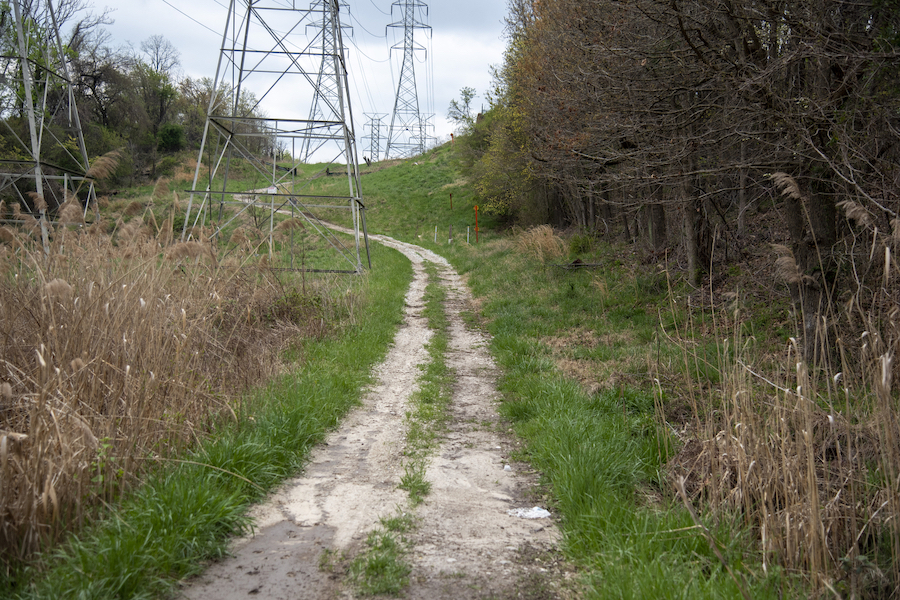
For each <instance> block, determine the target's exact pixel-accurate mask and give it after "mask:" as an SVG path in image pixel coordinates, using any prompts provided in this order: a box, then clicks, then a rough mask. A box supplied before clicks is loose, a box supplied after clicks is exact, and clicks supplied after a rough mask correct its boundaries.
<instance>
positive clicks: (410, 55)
mask: <svg viewBox="0 0 900 600" xmlns="http://www.w3.org/2000/svg"><path fill="white" fill-rule="evenodd" d="M394 7H397V8H399V9H400V11H401V12H402V13H403V20H402V21H398V22H396V23H391V24H390V25H388V27H397V28H403V45H402V46H400V45H399V44H398V45H395V46H393V47H392V48H391V49H392V50H397V49H401V48H402V50H403V59H402V61H401V66H400V79H399V83H398V85H397V97H396V100H395V101H394V113H393V115H392V116H391V128H390V129H389V130H388V141H387V149H386V150H385V153H384V155H385V158H391V157H399V158H405V157H408V156H415V155H417V154H421V153H423V152H424V151H425V146H426V141H427V139H428V127H429V124H428V119H427V118H423V116H422V114H421V113H420V112H419V94H418V90H417V88H416V69H415V53H416V51H417V50H421V51H423V52H426V50H425V47H424V46H422V45H421V44H418V43H416V41H415V31H416V29H424V30H428V31H430V30H431V27H430V26H429V25H427V24H425V23H424V22H423V21H422V20H421V19H419V18H417V13H418V14H424V15H427V14H428V6H427V5H426V4H425V3H423V2H419V0H397V1H396V2H394V3H393V4H392V5H391V12H392V13H393V10H394Z"/></svg>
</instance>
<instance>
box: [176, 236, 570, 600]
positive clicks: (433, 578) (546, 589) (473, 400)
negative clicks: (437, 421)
mask: <svg viewBox="0 0 900 600" xmlns="http://www.w3.org/2000/svg"><path fill="white" fill-rule="evenodd" d="M371 237H372V239H374V240H376V241H379V242H381V243H383V244H385V245H387V246H390V247H393V248H396V249H398V250H399V251H400V252H402V253H403V254H405V255H406V256H407V257H409V259H410V260H411V261H412V263H413V267H414V272H415V278H414V281H413V283H412V285H411V287H410V289H409V291H408V293H407V296H406V310H405V318H404V323H403V325H402V327H401V328H400V330H399V332H398V333H397V336H396V339H395V340H394V345H393V348H392V349H391V351H390V353H389V355H388V357H387V359H386V360H385V362H384V363H383V364H382V365H380V366H379V368H378V371H377V376H378V383H377V384H376V385H375V386H374V387H373V388H372V389H371V390H370V391H369V393H368V394H367V395H366V397H365V398H364V400H363V406H362V407H360V408H358V409H356V410H354V411H353V412H352V413H351V414H350V415H348V417H347V418H346V419H345V420H344V422H343V424H342V425H341V427H340V428H339V429H338V430H336V431H334V432H332V433H331V434H330V435H329V436H328V438H327V440H326V442H325V443H324V444H323V445H322V446H320V447H318V448H317V449H315V450H314V452H313V455H312V458H311V461H310V463H309V465H308V466H307V468H306V469H305V471H304V474H303V476H302V477H299V478H296V479H294V480H291V481H289V482H287V483H286V484H285V485H284V486H282V488H281V489H280V491H278V492H277V493H276V494H274V495H273V496H272V497H271V498H270V499H269V501H268V502H266V503H265V504H263V505H260V506H258V507H256V508H254V509H253V511H252V513H253V516H254V518H255V521H256V534H255V535H253V536H252V537H248V538H243V539H240V540H237V541H236V543H235V544H234V548H233V553H234V557H233V558H230V559H228V560H226V561H223V562H220V563H216V564H214V565H212V566H211V567H210V568H209V569H208V570H207V571H206V572H205V573H204V574H203V575H201V576H200V577H198V578H195V579H193V580H191V581H190V582H187V583H186V584H185V587H184V588H183V590H182V593H183V597H184V598H189V599H192V600H231V599H236V598H246V597H247V596H248V595H250V596H254V595H256V596H257V597H262V598H270V599H273V600H275V599H285V600H287V599H290V600H297V599H305V598H309V599H318V598H323V599H327V598H354V597H356V593H355V591H354V589H353V588H352V586H350V585H349V584H347V583H346V582H345V581H343V578H342V577H341V575H340V573H335V572H331V571H329V570H325V569H321V568H320V560H321V557H322V555H323V552H325V551H326V549H327V550H330V551H332V552H333V553H336V555H338V556H340V555H341V554H342V553H343V554H344V555H350V556H352V555H354V554H356V553H357V552H359V551H360V549H361V548H362V545H363V542H364V540H365V539H366V536H367V534H368V533H369V532H370V531H372V530H373V529H375V528H376V527H377V526H378V523H379V518H382V517H391V516H394V515H396V514H397V513H398V510H400V509H403V510H411V512H412V513H413V514H414V515H415V517H416V524H417V525H416V528H415V531H414V532H412V533H411V534H408V538H409V539H410V542H411V544H410V545H411V551H410V554H409V556H408V557H407V560H408V561H409V562H410V563H411V565H412V574H411V576H410V585H409V587H408V588H407V589H406V590H405V592H404V593H403V594H402V595H403V597H406V598H412V599H421V600H434V599H441V598H448V599H449V598H453V599H461V598H488V597H490V598H513V597H525V598H552V597H556V596H557V595H558V594H557V591H558V590H557V589H556V585H557V583H558V582H554V581H552V580H553V579H558V578H557V577H556V575H557V573H548V572H547V568H548V567H552V563H553V560H552V558H549V557H552V556H553V549H554V548H555V545H556V543H557V539H558V532H557V530H556V528H555V526H554V524H553V523H552V521H551V519H547V518H543V519H534V520H532V519H525V518H521V517H517V516H512V515H510V514H509V512H508V511H510V510H512V509H516V508H530V507H531V506H533V505H534V500H533V498H531V497H530V496H529V491H530V490H531V489H533V487H534V485H535V483H536V477H535V475H534V474H533V473H530V472H529V471H528V470H527V467H526V466H525V465H521V464H515V463H513V464H511V463H510V462H509V460H508V456H509V453H510V452H511V451H512V450H513V449H514V448H515V444H516V443H517V442H516V440H515V439H514V438H513V437H512V436H511V435H510V434H509V433H507V432H506V431H505V430H504V429H503V428H502V426H501V424H500V420H499V418H498V416H497V411H496V403H497V399H498V394H497V391H496V385H495V382H496V368H495V367H494V364H493V362H492V360H491V358H490V355H489V354H488V352H487V348H486V346H487V339H486V337H485V335H484V334H482V333H481V332H478V331H473V330H471V329H468V328H467V327H466V326H465V324H464V323H463V321H462V318H461V316H460V313H461V312H462V311H464V310H466V307H467V305H468V303H469V302H470V298H469V295H468V291H467V290H466V288H465V285H464V284H463V282H462V281H461V280H460V278H459V276H458V275H457V274H456V273H455V272H454V271H453V269H452V268H451V267H450V266H449V264H448V263H447V262H446V260H444V259H443V258H441V257H440V256H438V255H436V254H434V253H432V252H430V251H427V250H424V249H422V248H420V247H418V246H413V245H411V244H405V243H402V242H398V241H396V240H393V239H391V238H386V237H383V236H371ZM426 261H427V262H433V263H436V264H437V265H438V267H439V269H440V272H441V280H442V283H443V284H444V285H445V286H446V287H447V290H448V302H447V308H446V310H447V313H448V314H447V316H448V319H449V321H450V336H451V341H450V350H449V353H448V356H447V360H448V363H449V365H450V367H451V368H453V369H454V371H455V375H456V383H455V385H454V390H453V392H454V393H453V401H452V405H451V408H450V411H451V419H450V421H451V423H450V426H449V431H448V432H447V434H446V436H445V437H444V439H443V441H442V443H441V445H440V447H439V448H438V449H437V451H436V452H435V453H434V454H433V455H432V456H431V459H430V464H429V466H428V469H427V472H426V479H427V480H428V481H429V482H431V492H430V494H429V495H428V496H427V497H426V499H425V501H424V503H422V504H421V505H419V506H418V507H416V508H415V509H409V502H408V499H407V494H406V492H405V491H403V490H400V489H398V488H397V485H398V483H399V482H400V478H401V476H402V475H403V466H402V460H401V459H402V452H403V447H404V443H405V418H404V415H405V412H406V407H407V401H408V398H409V396H410V394H411V393H412V392H413V391H415V389H416V380H417V378H418V376H419V373H420V370H419V368H418V365H420V364H423V363H425V362H426V361H427V360H428V354H427V352H426V351H425V344H426V342H427V341H428V339H429V337H430V335H431V333H430V331H429V330H428V328H427V327H426V323H425V319H424V318H423V317H422V316H421V312H422V308H423V300H422V298H423V294H424V291H425V286H426V283H427V277H426V274H425V270H424V266H423V264H424V262H426ZM551 571H553V569H552V568H551Z"/></svg>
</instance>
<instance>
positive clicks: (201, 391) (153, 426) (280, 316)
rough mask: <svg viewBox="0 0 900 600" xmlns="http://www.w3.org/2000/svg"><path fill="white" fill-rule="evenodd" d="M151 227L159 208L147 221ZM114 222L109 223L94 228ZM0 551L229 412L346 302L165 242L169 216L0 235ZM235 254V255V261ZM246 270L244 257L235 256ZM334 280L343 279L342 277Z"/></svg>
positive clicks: (85, 507)
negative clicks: (158, 222) (47, 234)
mask: <svg viewBox="0 0 900 600" xmlns="http://www.w3.org/2000/svg"><path fill="white" fill-rule="evenodd" d="M151 222H152V223H155V219H151ZM110 230H111V231H112V234H108V233H105V232H106V231H110ZM0 240H2V243H0V555H3V556H4V558H5V559H8V560H9V559H17V558H23V557H26V556H28V555H29V554H30V553H32V552H34V551H37V550H41V549H45V548H47V547H49V546H50V545H52V544H53V543H54V541H56V540H57V539H59V537H60V536H61V535H62V534H63V533H64V532H66V531H68V530H70V529H72V528H74V527H77V526H79V524H81V523H82V522H84V520H85V519H88V518H90V516H91V514H92V511H93V509H94V508H95V507H96V506H98V505H99V504H101V503H103V502H105V501H108V500H110V499H112V498H114V497H115V496H116V495H117V494H118V493H120V492H121V491H122V490H123V489H124V488H126V487H128V486H129V485H131V484H132V483H134V482H135V481H136V479H137V478H138V477H139V476H140V474H141V472H142V470H143V469H144V468H145V467H147V466H148V465H151V464H155V463H157V462H158V461H164V460H167V459H170V458H172V457H173V456H174V455H175V454H177V453H178V452H179V450H181V449H182V448H184V447H185V445H187V444H190V443H191V441H192V440H194V439H195V438H198V437H200V436H204V435H206V433H207V431H208V426H209V424H210V423H211V422H212V420H214V419H216V418H229V417H230V416H231V415H235V414H236V413H238V412H239V411H240V410H241V407H240V404H239V403H240V397H241V393H242V392H244V391H245V390H247V389H248V388H249V387H251V386H254V385H258V384H259V383H260V382H261V381H263V380H264V379H265V378H267V377H270V376H272V375H273V374H274V373H275V372H277V371H278V370H279V369H281V368H282V367H283V365H282V363H281V359H280V356H281V354H282V353H283V351H284V350H285V349H286V348H287V347H288V346H289V345H290V344H292V343H293V342H294V341H296V340H297V338H298V336H299V337H302V336H320V335H324V334H325V333H327V331H328V329H329V328H330V327H332V326H333V325H334V323H336V322H339V321H342V320H345V318H346V317H347V315H349V314H350V313H351V309H350V307H351V306H352V304H353V301H354V299H353V297H352V295H348V294H343V295H341V296H340V297H339V298H338V299H336V300H335V299H333V298H331V296H330V295H329V293H328V290H327V284H322V285H323V286H324V287H316V286H310V284H309V283H308V282H307V289H309V290H310V291H308V292H306V293H305V294H303V295H301V294H300V293H299V292H298V291H297V288H296V286H295V285H293V284H292V283H289V282H286V281H285V280H284V277H285V275H283V274H280V275H277V276H276V274H273V273H272V272H271V271H268V270H266V269H264V268H254V269H247V268H243V269H239V268H224V267H222V266H219V265H218V263H217V261H216V258H215V254H214V252H213V251H212V249H211V248H210V247H209V245H208V244H204V243H200V242H190V243H188V244H176V245H171V242H172V235H171V219H166V220H164V221H163V226H162V227H155V226H153V225H152V224H151V223H148V222H147V221H146V220H145V219H143V218H141V217H137V218H134V219H132V220H131V221H129V222H128V223H121V222H119V223H118V224H116V225H115V226H110V225H107V224H102V223H98V224H94V225H93V226H91V227H90V228H83V227H78V228H76V229H70V228H68V227H66V226H65V225H61V224H58V225H56V226H55V229H54V230H53V232H52V240H53V241H52V245H51V250H50V253H49V255H48V254H45V253H44V251H43V248H42V247H41V246H40V245H39V244H35V241H34V234H33V233H31V232H23V231H21V230H16V229H12V228H4V229H3V235H2V236H0ZM233 260H238V261H240V257H236V258H235V257H233ZM240 264H243V265H244V266H246V263H240ZM344 287H346V286H344Z"/></svg>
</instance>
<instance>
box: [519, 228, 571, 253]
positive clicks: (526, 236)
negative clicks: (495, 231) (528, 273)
mask: <svg viewBox="0 0 900 600" xmlns="http://www.w3.org/2000/svg"><path fill="white" fill-rule="evenodd" d="M516 247H517V248H518V249H519V251H521V252H522V253H523V254H526V255H528V256H532V257H534V258H536V259H538V260H540V261H542V262H546V261H548V260H554V259H557V258H559V257H561V256H563V255H564V254H565V253H566V244H565V242H563V240H562V238H560V237H559V236H557V235H556V233H555V232H554V231H553V228H552V227H550V226H549V225H539V226H537V227H532V228H531V229H528V230H527V231H523V232H522V233H520V234H519V236H518V238H517V240H516Z"/></svg>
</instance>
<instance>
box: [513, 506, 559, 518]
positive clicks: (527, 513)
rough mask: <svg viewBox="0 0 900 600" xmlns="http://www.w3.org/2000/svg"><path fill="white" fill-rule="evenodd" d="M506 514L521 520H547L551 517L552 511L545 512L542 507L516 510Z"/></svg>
mask: <svg viewBox="0 0 900 600" xmlns="http://www.w3.org/2000/svg"><path fill="white" fill-rule="evenodd" d="M506 514H508V515H509V516H511V517H519V518H521V519H546V518H548V517H549V516H550V511H548V510H544V509H543V508H541V507H540V506H535V507H534V508H514V509H512V510H508V511H506Z"/></svg>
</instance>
